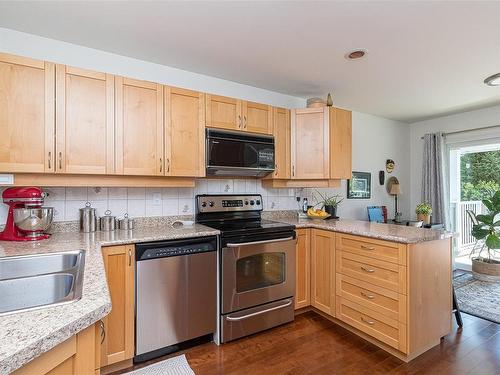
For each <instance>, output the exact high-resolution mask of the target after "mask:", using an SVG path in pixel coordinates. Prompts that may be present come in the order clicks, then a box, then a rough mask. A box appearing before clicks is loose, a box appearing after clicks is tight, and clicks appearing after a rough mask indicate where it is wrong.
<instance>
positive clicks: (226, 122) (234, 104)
mask: <svg viewBox="0 0 500 375" xmlns="http://www.w3.org/2000/svg"><path fill="white" fill-rule="evenodd" d="M242 125H243V119H242V116H241V100H238V99H234V98H228V97H225V96H219V95H211V94H207V95H206V126H208V127H211V128H220V129H227V130H242Z"/></svg>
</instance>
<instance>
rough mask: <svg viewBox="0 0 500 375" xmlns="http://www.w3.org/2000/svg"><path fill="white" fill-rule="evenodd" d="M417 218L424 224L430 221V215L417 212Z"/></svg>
mask: <svg viewBox="0 0 500 375" xmlns="http://www.w3.org/2000/svg"><path fill="white" fill-rule="evenodd" d="M417 220H418V221H423V222H424V224H430V223H431V215H426V214H417Z"/></svg>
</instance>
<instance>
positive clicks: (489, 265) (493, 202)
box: [471, 190, 500, 281]
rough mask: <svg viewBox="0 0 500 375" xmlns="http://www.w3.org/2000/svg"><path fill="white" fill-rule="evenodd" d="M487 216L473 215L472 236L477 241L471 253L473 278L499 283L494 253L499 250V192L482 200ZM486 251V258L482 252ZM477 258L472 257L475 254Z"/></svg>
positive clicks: (499, 261)
mask: <svg viewBox="0 0 500 375" xmlns="http://www.w3.org/2000/svg"><path fill="white" fill-rule="evenodd" d="M483 204H484V205H485V206H486V208H487V209H488V213H487V214H482V215H476V214H474V215H473V216H474V218H475V220H473V221H475V223H473V224H474V225H473V226H472V232H471V234H472V236H473V237H474V238H475V239H476V240H477V242H476V244H475V245H474V248H473V249H472V252H471V259H472V272H473V273H474V277H476V278H477V279H480V280H483V281H500V260H498V259H495V255H496V254H495V252H496V251H497V250H498V249H500V218H499V217H498V216H500V190H499V191H497V192H496V193H495V194H494V195H493V196H492V197H491V198H490V199H483ZM485 249H486V254H485V255H486V256H483V255H482V253H483V250H485ZM476 252H477V256H474V254H476Z"/></svg>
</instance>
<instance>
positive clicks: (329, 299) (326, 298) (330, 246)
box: [311, 229, 335, 316]
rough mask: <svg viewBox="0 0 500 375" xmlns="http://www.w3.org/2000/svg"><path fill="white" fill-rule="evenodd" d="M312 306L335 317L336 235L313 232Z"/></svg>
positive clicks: (323, 231) (316, 230)
mask: <svg viewBox="0 0 500 375" xmlns="http://www.w3.org/2000/svg"><path fill="white" fill-rule="evenodd" d="M311 305H312V306H313V307H315V308H317V309H318V310H321V311H323V312H324V313H326V314H328V315H331V316H335V233H334V232H330V231H326V230H319V229H312V230H311Z"/></svg>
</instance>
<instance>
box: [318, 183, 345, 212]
mask: <svg viewBox="0 0 500 375" xmlns="http://www.w3.org/2000/svg"><path fill="white" fill-rule="evenodd" d="M316 193H317V194H318V195H319V197H320V199H317V198H316V197H315V199H316V201H317V202H318V204H319V205H321V208H322V209H324V210H325V212H326V213H328V214H330V218H331V219H338V216H337V207H338V206H339V204H340V203H341V202H342V201H343V200H344V198H342V197H341V196H340V195H339V194H335V195H331V196H328V195H327V194H322V193H321V192H320V191H318V190H316Z"/></svg>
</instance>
